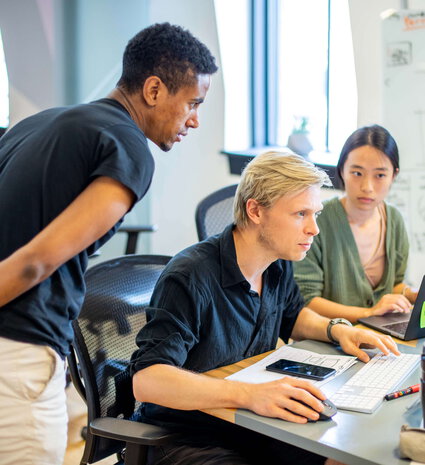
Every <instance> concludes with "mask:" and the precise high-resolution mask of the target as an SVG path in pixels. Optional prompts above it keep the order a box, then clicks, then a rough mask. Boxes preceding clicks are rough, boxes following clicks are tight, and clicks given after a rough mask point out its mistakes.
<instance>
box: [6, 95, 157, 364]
mask: <svg viewBox="0 0 425 465" xmlns="http://www.w3.org/2000/svg"><path fill="white" fill-rule="evenodd" d="M153 170H154V161H153V158H152V155H151V153H150V150H149V148H148V145H147V140H146V137H145V135H144V134H143V132H142V131H140V129H139V128H138V127H137V126H136V124H135V123H134V122H133V120H132V119H131V118H130V115H129V114H128V112H127V111H126V110H125V109H124V107H123V106H122V105H121V104H120V103H118V102H117V101H116V100H112V99H101V100H98V101H95V102H92V103H89V104H83V105H76V106H71V107H61V108H52V109H49V110H46V111H43V112H40V113H38V114H36V115H34V116H31V117H29V118H26V119H24V120H23V121H21V122H20V123H18V124H17V125H16V126H14V127H13V128H12V129H11V130H10V131H8V132H7V133H6V134H5V135H4V136H3V137H2V138H1V139H0V221H1V223H0V260H3V259H5V258H6V257H8V256H9V255H11V254H12V253H13V252H14V251H16V250H17V249H18V248H20V247H22V246H23V245H25V244H26V243H28V242H29V241H30V240H31V239H32V238H33V237H34V236H35V235H36V234H37V233H38V232H40V231H41V230H42V229H43V228H45V227H46V226H47V225H48V224H49V223H50V222H51V221H52V220H53V219H54V218H56V217H57V216H58V215H59V214H60V213H61V212H62V211H63V210H64V209H65V208H66V207H67V206H68V205H69V204H70V203H71V202H72V201H73V200H74V199H75V198H76V197H77V196H78V195H79V194H80V193H81V192H82V191H83V190H84V189H85V188H86V187H87V186H88V185H89V184H90V182H92V181H93V180H94V179H95V178H96V177H99V176H108V177H110V178H113V179H115V180H117V181H119V182H121V183H122V184H123V185H125V186H127V187H128V188H129V189H130V190H132V191H133V193H134V194H135V197H136V200H140V199H141V198H142V197H143V196H144V195H145V193H146V191H147V190H148V188H149V186H150V183H151V180H152V176H153ZM121 221H122V220H121ZM121 221H119V222H118V223H117V224H116V225H115V226H114V227H113V228H112V229H111V230H110V231H109V232H108V233H107V234H105V235H104V236H103V237H101V238H100V239H99V240H97V241H96V242H95V243H93V244H92V245H91V246H90V247H88V248H87V250H83V251H82V252H81V253H79V254H78V255H77V256H75V257H73V258H72V259H71V260H69V261H68V262H66V263H64V264H63V265H62V266H61V267H60V268H58V269H57V270H56V271H55V272H54V273H53V274H52V276H51V277H49V278H48V279H46V280H45V281H43V282H42V283H40V284H39V285H37V286H35V287H34V288H32V289H30V290H29V291H27V292H26V293H24V294H23V295H21V296H20V297H18V298H16V299H15V300H13V301H12V302H10V303H9V304H7V305H5V306H3V307H1V308H0V336H3V337H6V338H10V339H14V340H18V341H22V342H29V343H34V344H42V345H49V346H51V347H52V348H53V349H55V350H56V351H57V352H58V353H59V354H60V355H62V356H65V355H66V354H67V353H68V350H69V342H70V341H71V340H72V337H73V334H72V328H71V325H70V322H71V321H72V320H73V319H74V318H76V316H77V315H78V312H79V310H80V307H81V304H82V301H83V297H84V292H85V285H84V280H83V274H84V271H85V269H86V267H87V257H88V255H90V254H91V253H93V252H94V251H95V250H96V249H98V248H99V247H100V246H101V245H102V244H104V243H105V242H106V241H107V240H108V239H109V238H110V237H111V236H112V235H113V234H114V233H115V231H116V229H117V228H118V226H119V224H120V223H121Z"/></svg>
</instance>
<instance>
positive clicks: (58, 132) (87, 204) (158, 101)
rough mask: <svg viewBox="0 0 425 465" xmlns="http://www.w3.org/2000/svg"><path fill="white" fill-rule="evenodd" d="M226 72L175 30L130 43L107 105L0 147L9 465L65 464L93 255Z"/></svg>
mask: <svg viewBox="0 0 425 465" xmlns="http://www.w3.org/2000/svg"><path fill="white" fill-rule="evenodd" d="M216 70H217V67H216V65H215V62H214V57H213V56H212V55H211V53H210V52H209V50H208V49H207V47H206V46H205V45H204V44H202V43H201V42H200V41H199V40H197V39H196V38H195V37H193V36H192V34H190V33H189V32H188V31H185V30H183V29H182V28H180V27H178V26H172V25H170V24H168V23H164V24H156V25H153V26H151V27H148V28H146V29H144V30H142V31H141V32H139V33H138V34H137V35H136V36H135V37H134V38H133V39H131V40H130V42H129V43H128V45H127V47H126V50H125V52H124V57H123V72H122V76H121V78H120V80H119V81H118V84H117V87H116V88H115V89H114V90H113V91H112V92H111V93H110V94H109V95H108V96H107V98H104V99H101V100H98V101H95V102H91V103H89V104H84V105H76V106H72V107H63V108H52V109H49V110H46V111H43V112H41V113H38V114H36V115H34V116H31V117H29V118H27V119H25V120H23V121H21V122H20V123H19V124H17V125H16V126H14V127H13V128H12V129H11V130H10V131H9V132H8V133H6V134H5V135H4V136H3V137H2V138H1V140H0V196H1V202H0V218H1V220H0V221H1V223H0V224H1V226H0V276H1V280H0V411H1V415H0V463H1V464H2V465H5V464H18V463H19V464H20V465H26V464H32V465H34V464H37V465H38V464H40V465H41V464H43V465H46V464H49V465H54V464H57V465H59V464H61V463H62V461H63V455H64V451H65V445H66V424H67V416H66V404H65V395H64V381H65V377H64V363H63V361H64V359H65V356H66V354H67V353H68V346H69V343H70V341H71V340H72V337H73V335H72V329H71V321H72V320H73V319H74V318H75V317H76V316H77V315H78V312H79V309H80V306H81V304H82V301H83V298H84V290H85V286H84V279H83V275H84V271H85V269H86V266H87V257H88V255H89V254H91V253H93V252H94V251H95V250H96V249H97V248H98V247H100V246H101V245H102V244H103V243H104V242H106V241H107V240H108V239H109V238H110V237H111V236H112V235H113V234H114V232H115V231H116V229H117V228H118V226H119V224H120V223H121V221H122V218H123V216H124V215H125V214H126V213H127V212H128V211H129V210H130V209H131V208H132V207H133V206H134V204H135V203H136V202H137V201H139V200H140V199H141V198H142V197H143V196H144V195H145V193H146V191H147V190H148V188H149V185H150V183H151V179H152V175H153V170H154V162H153V158H152V155H151V153H150V150H149V148H148V144H147V139H150V140H151V141H152V142H154V143H155V144H156V145H158V146H159V147H160V148H161V149H162V150H164V151H168V150H170V149H171V148H172V146H173V144H174V143H175V142H180V141H181V140H182V138H183V137H184V136H186V135H187V133H188V130H189V128H197V127H198V125H199V121H198V107H199V105H200V104H201V103H202V102H203V101H204V98H205V96H206V94H207V91H208V88H209V86H210V76H211V74H213V73H214V72H215V71H216Z"/></svg>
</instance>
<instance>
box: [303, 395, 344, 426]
mask: <svg viewBox="0 0 425 465" xmlns="http://www.w3.org/2000/svg"><path fill="white" fill-rule="evenodd" d="M319 400H320V399H319ZM320 402H321V403H322V404H323V406H324V407H325V408H324V409H323V410H322V411H321V412H317V413H318V414H319V418H318V419H317V420H311V419H310V418H307V422H308V423H315V422H316V421H326V420H330V419H331V418H332V417H333V416H334V415H335V414H336V413H337V412H338V409H337V408H336V406H335V404H334V403H332V402H331V401H330V400H329V399H325V400H320ZM301 403H302V404H304V405H305V406H306V407H308V408H311V406H310V405H307V404H306V403H304V402H301Z"/></svg>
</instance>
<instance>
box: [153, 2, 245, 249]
mask: <svg viewBox="0 0 425 465" xmlns="http://www.w3.org/2000/svg"><path fill="white" fill-rule="evenodd" d="M149 19H150V21H151V22H152V23H155V22H163V21H169V22H172V23H175V24H179V25H181V26H183V27H185V28H187V29H189V30H190V31H191V32H192V33H193V34H194V35H195V36H196V37H198V38H199V39H200V40H201V41H203V42H204V43H205V44H206V45H207V46H208V48H209V49H210V50H211V52H212V53H213V55H214V56H215V57H216V58H217V59H218V65H219V66H220V61H219V47H218V37H217V29H216V23H215V15H214V2H213V0H202V1H200V0H185V1H184V8H182V2H174V1H170V0H151V2H150V12H149ZM223 111H224V89H223V81H222V75H221V71H218V73H216V74H215V75H214V76H213V78H212V84H211V88H210V90H209V92H208V95H207V97H206V101H205V103H203V104H202V105H201V107H200V127H199V128H198V129H196V130H190V131H189V134H188V136H187V137H186V138H185V139H184V141H183V142H181V143H177V144H175V145H174V148H173V149H172V150H171V151H170V152H168V153H164V152H161V151H160V150H159V149H157V148H156V147H153V152H154V156H155V160H156V173H155V177H154V181H153V184H152V187H151V190H150V199H151V209H150V210H151V220H152V222H153V223H155V224H157V225H158V227H159V230H158V231H157V232H156V233H154V234H153V235H152V237H151V247H152V252H153V253H165V254H171V255H172V254H174V253H176V252H178V251H179V250H181V249H183V248H185V247H187V246H189V245H191V244H193V243H194V242H196V241H197V235H196V229H195V208H196V205H197V203H198V202H199V200H200V199H202V198H203V197H205V196H206V195H208V194H210V193H211V192H213V191H214V190H216V189H218V188H219V187H222V186H226V185H228V184H234V183H235V182H237V181H238V178H239V177H238V176H232V175H230V174H229V169H228V165H227V158H226V157H225V156H224V155H220V154H219V152H220V150H221V149H222V148H223V144H224V124H223Z"/></svg>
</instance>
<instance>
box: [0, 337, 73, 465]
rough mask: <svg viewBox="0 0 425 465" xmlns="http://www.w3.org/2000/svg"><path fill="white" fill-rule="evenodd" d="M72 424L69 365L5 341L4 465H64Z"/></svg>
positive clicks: (0, 423) (0, 349) (0, 381)
mask: <svg viewBox="0 0 425 465" xmlns="http://www.w3.org/2000/svg"><path fill="white" fill-rule="evenodd" d="M67 424H68V416H67V411H66V398H65V364H64V361H63V360H62V359H61V358H60V357H59V355H58V354H57V353H56V352H55V351H54V350H53V349H51V348H50V347H47V346H39V345H33V344H27V343H23V342H17V341H13V340H11V339H5V338H2V337H0V465H12V464H13V465H18V464H19V465H62V463H63V458H64V455H65V449H66V441H67Z"/></svg>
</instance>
